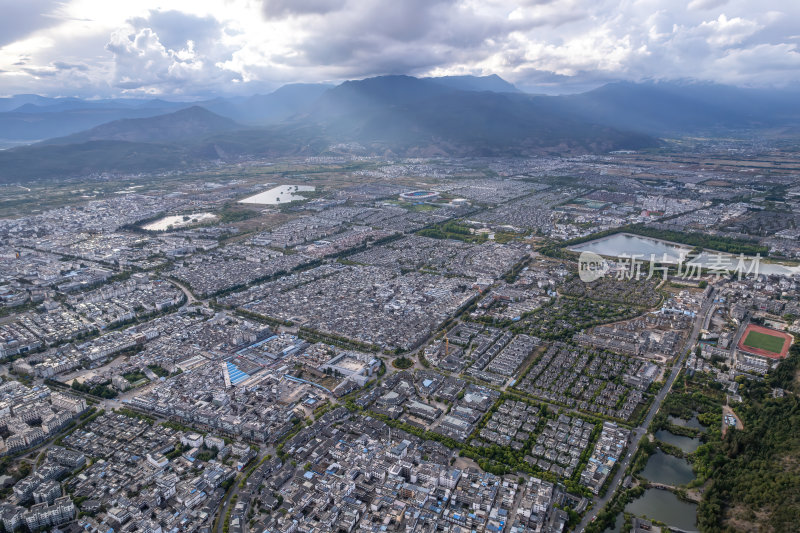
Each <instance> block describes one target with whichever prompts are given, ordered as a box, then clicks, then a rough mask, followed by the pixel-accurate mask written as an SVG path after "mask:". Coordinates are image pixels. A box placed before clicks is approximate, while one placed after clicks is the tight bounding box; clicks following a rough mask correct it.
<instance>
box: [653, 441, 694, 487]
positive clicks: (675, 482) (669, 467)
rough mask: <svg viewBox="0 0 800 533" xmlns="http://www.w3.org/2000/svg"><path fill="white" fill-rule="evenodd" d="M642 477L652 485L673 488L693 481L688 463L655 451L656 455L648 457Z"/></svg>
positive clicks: (679, 458) (690, 466) (680, 458)
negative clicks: (658, 484)
mask: <svg viewBox="0 0 800 533" xmlns="http://www.w3.org/2000/svg"><path fill="white" fill-rule="evenodd" d="M642 475H643V476H644V477H645V478H647V479H649V480H650V481H652V482H654V483H663V484H664V485H672V486H673V487H677V486H679V485H686V484H687V483H689V482H690V481H691V480H693V479H694V474H693V473H692V465H690V464H689V461H687V460H686V459H683V458H682V457H675V456H674V455H669V454H667V453H664V452H662V451H661V450H656V453H654V454H653V455H651V456H650V459H648V460H647V465H645V467H644V470H642Z"/></svg>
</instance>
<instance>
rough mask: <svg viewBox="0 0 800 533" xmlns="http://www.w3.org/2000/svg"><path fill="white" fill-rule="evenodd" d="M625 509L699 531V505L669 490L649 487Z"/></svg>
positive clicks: (672, 524)
mask: <svg viewBox="0 0 800 533" xmlns="http://www.w3.org/2000/svg"><path fill="white" fill-rule="evenodd" d="M625 511H626V512H628V513H631V514H634V515H636V516H642V517H647V518H651V519H653V520H658V521H659V522H664V523H665V524H668V525H670V526H672V527H677V528H679V529H682V530H684V531H697V505H696V504H694V503H687V502H683V501H681V500H679V499H678V497H677V496H675V495H674V494H672V493H671V492H669V491H668V490H660V489H647V490H646V491H644V494H643V495H642V496H641V497H640V498H637V499H635V500H633V501H632V502H630V503H629V504H628V505H626V506H625Z"/></svg>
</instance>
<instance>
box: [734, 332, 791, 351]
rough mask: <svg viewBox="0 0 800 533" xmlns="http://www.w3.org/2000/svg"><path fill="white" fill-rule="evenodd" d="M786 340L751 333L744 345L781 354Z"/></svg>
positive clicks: (764, 334)
mask: <svg viewBox="0 0 800 533" xmlns="http://www.w3.org/2000/svg"><path fill="white" fill-rule="evenodd" d="M783 342H784V339H783V338H782V337H776V336H774V335H767V334H766V333H760V332H758V331H751V332H750V333H748V334H747V337H745V339H744V343H743V344H744V345H745V346H748V347H750V348H758V349H760V350H766V351H768V352H772V353H776V354H779V353H781V351H782V350H783Z"/></svg>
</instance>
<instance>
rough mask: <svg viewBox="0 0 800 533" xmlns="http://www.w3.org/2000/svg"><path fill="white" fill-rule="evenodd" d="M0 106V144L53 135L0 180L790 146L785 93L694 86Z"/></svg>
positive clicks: (388, 87)
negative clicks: (325, 160)
mask: <svg viewBox="0 0 800 533" xmlns="http://www.w3.org/2000/svg"><path fill="white" fill-rule="evenodd" d="M11 105H15V106H16V107H14V108H13V109H17V110H19V109H21V110H22V111H25V112H20V111H12V112H7V113H1V112H0V139H2V138H3V131H2V130H3V125H4V121H6V124H7V123H8V121H11V122H13V121H17V123H21V124H27V125H28V127H30V128H33V129H36V128H37V127H38V128H40V129H42V128H44V129H47V130H48V131H50V132H52V135H51V136H53V137H57V138H55V139H50V140H48V141H46V142H44V143H41V144H39V145H37V146H30V147H18V148H13V149H9V150H5V151H0V182H8V181H19V180H27V179H37V178H48V177H56V176H73V175H80V174H85V173H88V172H106V171H130V170H131V169H136V168H140V169H142V170H143V171H144V170H154V169H159V168H181V167H182V166H186V165H194V164H197V165H202V164H204V163H207V162H208V161H211V160H223V161H224V160H236V159H238V158H248V157H278V156H283V155H317V154H322V153H327V152H329V151H331V150H333V151H340V150H342V149H345V150H350V151H356V153H364V154H386V155H395V156H419V157H429V156H440V155H446V156H530V155H537V154H547V155H552V154H584V153H603V152H607V151H610V150H615V149H647V148H651V147H656V146H658V145H659V141H658V138H659V137H666V136H671V135H676V136H680V135H698V134H701V135H717V134H721V135H728V134H730V133H731V132H743V133H744V134H751V133H753V132H759V133H760V134H764V135H795V136H797V135H800V131H798V128H797V124H798V123H800V120H799V119H800V94H799V93H798V91H796V90H771V89H740V88H736V87H726V86H719V85H713V84H695V83H641V84H634V83H625V82H621V83H612V84H608V85H605V86H603V87H599V88H597V89H595V90H592V91H588V92H586V93H582V94H575V95H568V96H541V95H531V94H526V93H523V92H520V91H518V90H517V89H516V87H514V86H513V85H512V84H510V83H508V82H506V81H505V80H503V79H502V78H499V77H497V76H484V77H473V76H450V77H443V78H415V77H412V76H401V75H393V76H378V77H374V78H367V79H364V80H351V81H347V82H344V83H341V84H339V85H337V86H335V87H333V86H328V85H320V84H292V85H286V86H284V87H281V88H280V89H278V90H276V91H274V92H272V93H269V94H267V95H254V96H252V97H240V98H217V99H214V100H207V101H204V102H200V103H196V104H187V103H180V102H166V101H160V100H121V101H120V100H107V101H80V100H77V99H47V98H42V97H37V96H35V95H22V96H19V97H13V98H11V99H0V108H3V106H5V107H6V108H7V107H9V106H11ZM115 106H116V107H115ZM120 113H122V114H125V115H126V116H125V117H123V118H122V119H113V118H112V119H111V120H105V121H104V123H103V124H91V125H90V126H88V127H84V128H83V130H84V131H81V132H70V133H69V134H66V135H65V133H63V131H62V129H59V128H58V127H53V126H54V125H55V126H57V125H58V124H59V122H58V121H62V120H64V119H65V118H68V119H69V120H70V121H71V122H70V124H71V125H72V127H74V126H75V124H85V123H92V122H93V121H96V120H98V119H99V118H100V117H104V116H105V117H114V116H118V115H119V114H120ZM130 115H133V116H130ZM239 117H241V118H239ZM82 121H83V122H82ZM148 147H149V148H148ZM342 147H347V148H342ZM54 159H55V160H56V161H57V162H56V163H54V162H53V160H54ZM137 165H138V167H137Z"/></svg>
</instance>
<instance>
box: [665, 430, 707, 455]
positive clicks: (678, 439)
mask: <svg viewBox="0 0 800 533" xmlns="http://www.w3.org/2000/svg"><path fill="white" fill-rule="evenodd" d="M656 438H657V439H658V440H660V441H662V442H666V443H667V444H672V445H673V446H677V447H678V448H680V449H681V450H682V451H684V452H686V453H692V452H694V451H695V450H696V449H697V448H699V447H700V444H702V443H701V442H700V438H699V437H684V436H683V435H676V434H674V433H671V432H669V431H667V430H666V429H659V430H658V431H656Z"/></svg>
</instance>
